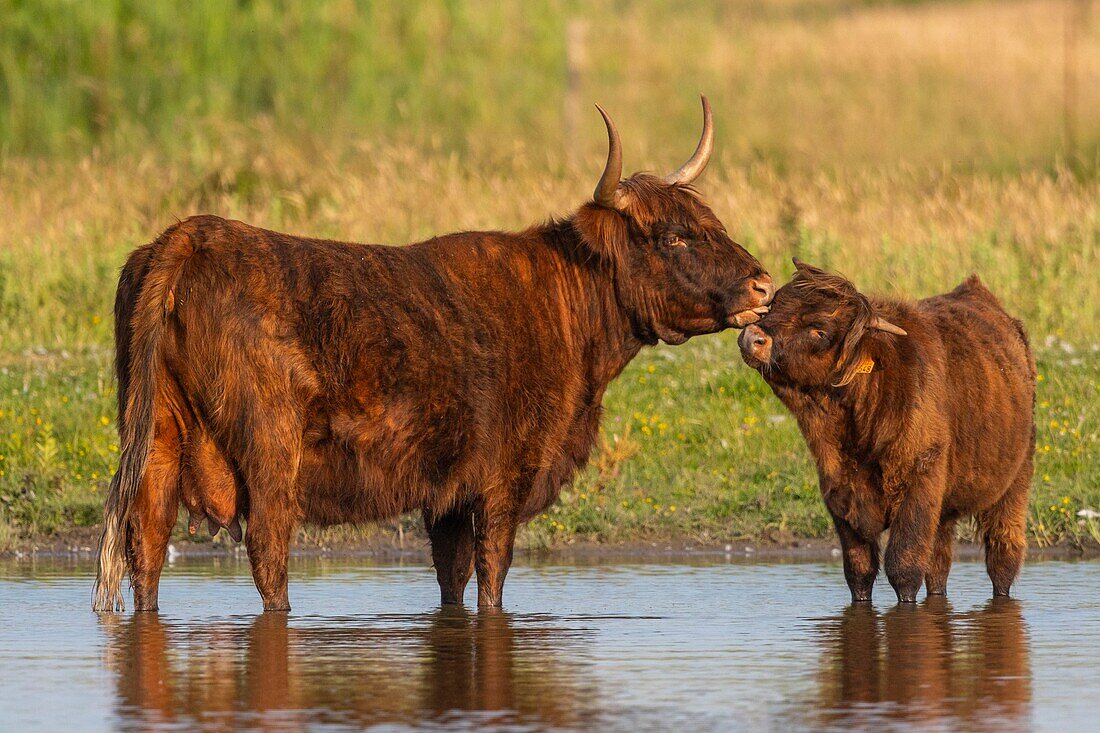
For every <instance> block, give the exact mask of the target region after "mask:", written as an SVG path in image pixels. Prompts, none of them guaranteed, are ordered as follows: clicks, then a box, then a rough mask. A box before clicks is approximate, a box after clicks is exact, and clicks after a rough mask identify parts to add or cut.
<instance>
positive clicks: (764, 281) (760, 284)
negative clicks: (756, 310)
mask: <svg viewBox="0 0 1100 733" xmlns="http://www.w3.org/2000/svg"><path fill="white" fill-rule="evenodd" d="M749 287H750V288H752V290H753V292H755V293H756V294H757V295H759V296H760V302H761V304H767V303H770V302H771V300H772V296H773V295H775V283H773V282H772V278H771V276H770V275H761V276H760V277H754V278H753V279H752V280H750V281H749Z"/></svg>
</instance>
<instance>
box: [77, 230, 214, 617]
mask: <svg viewBox="0 0 1100 733" xmlns="http://www.w3.org/2000/svg"><path fill="white" fill-rule="evenodd" d="M157 245H159V246H157ZM154 248H155V249H154V255H153V264H152V266H151V267H150V268H149V272H148V274H147V276H146V278H145V282H144V283H143V284H142V287H141V294H140V295H139V296H138V301H137V306H136V307H135V309H134V314H133V318H132V321H131V325H132V336H131V341H130V345H129V352H130V359H129V360H128V362H129V363H128V367H129V374H128V375H126V376H127V377H128V379H127V380H126V382H127V383H128V388H127V394H126V397H125V399H124V400H123V401H121V402H120V405H119V443H120V445H119V449H120V457H119V466H118V471H117V472H116V473H115V475H114V478H112V479H111V486H110V488H109V489H108V492H107V502H106V505H105V507H104V510H103V535H102V537H101V538H100V541H99V565H98V568H97V571H96V583H95V589H94V591H93V594H92V609H93V610H95V611H122V610H125V608H126V603H125V600H124V599H123V596H122V578H123V576H124V575H126V573H127V571H128V569H129V568H128V565H129V562H128V558H129V555H128V546H129V521H130V510H131V507H132V506H133V503H134V499H135V498H136V497H137V494H138V490H139V489H140V487H141V483H142V480H143V479H144V477H145V469H146V466H147V465H148V463H149V456H150V454H151V453H152V449H153V438H154V434H153V430H154V421H155V416H154V400H155V397H156V391H157V385H156V383H155V374H156V370H157V362H158V360H159V358H160V352H161V341H162V338H163V335H164V332H165V328H166V324H167V320H168V315H169V313H170V312H171V310H172V306H173V300H174V297H173V292H172V291H173V288H174V287H175V283H176V280H177V279H178V277H179V272H180V269H181V268H182V266H183V263H184V261H185V260H186V259H187V257H188V256H189V255H190V254H191V253H192V251H193V248H192V245H191V240H190V238H189V237H188V236H187V235H186V234H184V233H182V232H179V231H178V230H170V231H169V232H166V233H165V234H164V235H163V236H162V237H161V239H160V240H158V242H157V243H156V244H155V245H154ZM120 327H121V324H119V323H117V322H116V323H115V328H116V329H118V328H120ZM120 363H121V360H120ZM119 381H120V383H121V382H122V379H121V378H120V380H119Z"/></svg>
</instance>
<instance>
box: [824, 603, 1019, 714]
mask: <svg viewBox="0 0 1100 733" xmlns="http://www.w3.org/2000/svg"><path fill="white" fill-rule="evenodd" d="M822 632H823V636H824V644H825V645H826V653H825V657H824V658H823V660H822V663H821V669H820V675H821V680H820V689H819V695H820V699H819V700H818V704H817V707H818V709H819V710H820V711H821V716H822V717H823V721H822V722H828V723H831V724H843V725H845V727H847V726H849V725H853V724H857V726H856V727H860V726H864V725H867V724H870V723H874V722H875V721H876V720H877V721H879V722H885V721H887V720H889V721H893V722H896V721H899V720H903V721H905V720H907V721H910V722H912V723H914V724H917V726H918V727H924V726H926V725H935V724H937V723H939V724H943V723H949V722H959V721H963V722H965V726H964V727H966V728H968V729H997V730H1004V729H1009V730H1012V729H1019V728H1026V727H1028V726H1029V721H1030V716H1031V666H1030V661H1029V651H1028V635H1027V627H1026V625H1025V624H1024V620H1023V615H1022V612H1021V607H1020V604H1019V602H1018V601H1015V600H1011V599H1008V598H996V599H994V600H992V601H990V602H989V603H988V604H987V605H986V606H985V607H984V608H981V609H978V610H975V611H971V612H968V613H953V612H952V611H951V606H950V604H949V603H948V601H947V600H946V599H945V598H943V597H932V598H929V599H927V600H926V601H925V602H924V603H923V604H920V605H899V606H897V607H895V608H892V609H891V610H889V611H887V612H886V613H879V612H878V611H876V610H875V609H874V608H873V607H872V606H871V605H870V604H853V605H852V606H849V607H848V608H847V609H846V610H845V611H844V613H843V615H842V616H840V618H839V619H830V620H829V621H828V622H827V623H825V624H823V627H822Z"/></svg>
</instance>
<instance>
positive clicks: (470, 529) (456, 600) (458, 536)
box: [424, 507, 474, 605]
mask: <svg viewBox="0 0 1100 733" xmlns="http://www.w3.org/2000/svg"><path fill="white" fill-rule="evenodd" d="M424 525H425V527H427V529H428V538H429V539H430V540H431V543H432V562H433V563H434V564H435V576H436V580H438V581H439V593H440V600H441V602H442V603H443V604H444V605H447V604H461V603H462V596H463V594H464V592H465V590H466V584H467V583H469V582H470V576H471V575H472V574H473V572H474V516H473V512H472V511H471V510H470V509H468V508H466V507H459V508H457V509H453V510H451V511H450V512H448V513H447V514H444V515H442V516H439V517H433V516H431V515H430V514H429V513H427V512H425V513H424Z"/></svg>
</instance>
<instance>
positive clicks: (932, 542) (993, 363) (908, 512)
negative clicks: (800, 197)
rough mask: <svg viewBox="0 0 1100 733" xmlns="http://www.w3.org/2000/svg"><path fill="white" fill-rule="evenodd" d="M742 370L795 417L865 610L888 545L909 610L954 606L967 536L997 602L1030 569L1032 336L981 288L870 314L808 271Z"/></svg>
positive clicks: (778, 307)
mask: <svg viewBox="0 0 1100 733" xmlns="http://www.w3.org/2000/svg"><path fill="white" fill-rule="evenodd" d="M795 266H796V268H797V272H796V274H795V276H794V279H793V280H792V281H791V282H790V283H788V284H787V285H785V286H783V287H782V288H781V289H780V290H779V292H778V293H776V296H775V300H774V301H773V303H772V307H771V311H770V312H769V313H768V314H767V315H766V316H765V317H764V318H763V319H761V320H760V321H759V322H758V323H756V324H753V325H751V326H749V327H748V328H746V329H745V330H744V331H743V332H742V333H741V336H740V339H739V343H740V346H741V354H742V356H743V357H744V359H745V362H746V363H748V364H749V366H751V367H753V368H755V369H757V370H759V371H760V373H761V374H762V375H763V377H764V379H765V381H767V383H768V384H769V386H771V388H772V391H774V392H775V394H776V395H777V396H778V397H779V399H780V400H782V401H783V404H785V405H786V406H787V408H788V409H789V410H790V411H791V412H792V413H794V415H795V417H796V418H797V420H798V426H799V428H800V429H801V431H802V435H803V437H805V439H806V442H807V444H808V445H809V447H810V451H811V452H812V453H813V456H814V460H815V461H816V463H817V471H818V478H819V480H820V488H821V494H822V496H823V497H824V499H825V505H826V506H827V507H828V509H829V513H830V514H831V515H832V517H833V523H834V524H835V526H836V531H837V534H838V535H839V537H840V543H841V547H842V548H843V556H844V577H845V578H846V579H847V581H848V587H849V588H850V589H851V591H852V600H853V601H870V600H871V589H872V586H873V584H874V581H875V577H876V575H877V574H878V566H879V546H878V541H879V537H880V535H881V534H882V533H883V531H884V530H886V529H889V530H890V538H889V543H888V545H887V548H886V553H885V564H886V576H887V577H888V578H889V580H890V584H891V585H892V586H893V588H894V591H895V592H896V593H897V596H898V601H899V602H903V603H911V602H913V601H915V600H916V596H917V592H918V591H919V590H920V586H921V582H922V581H923V582H924V583H925V584H926V586H927V591H928V593H929V595H939V594H943V593H945V592H946V589H947V574H948V572H949V570H950V569H951V557H952V551H953V547H954V540H955V523H956V522H957V521H958V520H959V519H960V518H962V517H968V516H974V517H976V519H977V522H978V526H979V528H980V531H981V535H982V539H983V542H984V544H985V561H986V569H987V570H988V572H989V577H990V579H991V580H992V581H993V594H994V595H995V596H1006V595H1008V591H1009V587H1010V586H1011V585H1012V582H1013V580H1014V579H1015V578H1016V575H1017V573H1018V572H1019V570H1020V566H1021V564H1022V563H1023V560H1024V554H1025V552H1026V549H1027V543H1026V540H1025V536H1024V523H1025V519H1026V515H1027V501H1028V492H1029V489H1030V486H1031V474H1032V456H1033V453H1034V448H1035V429H1034V422H1033V409H1034V399H1035V365H1034V360H1033V358H1032V355H1031V351H1030V349H1029V347H1028V340H1027V335H1026V334H1025V332H1024V329H1023V326H1022V324H1021V323H1020V322H1019V321H1017V320H1015V319H1013V318H1012V317H1011V316H1009V315H1008V314H1007V313H1006V312H1005V311H1004V309H1003V308H1002V307H1001V305H1000V303H998V302H997V299H996V298H995V297H994V296H993V294H992V293H990V292H989V290H987V289H986V287H985V286H984V285H983V284H982V283H981V281H980V280H979V279H978V278H977V277H976V276H974V277H971V278H970V279H969V280H967V281H966V282H965V283H963V284H962V285H959V286H958V287H957V288H955V289H954V290H952V291H951V292H950V293H946V294H944V295H938V296H935V297H932V298H926V299H924V300H920V301H917V302H915V303H908V302H896V301H887V300H880V299H874V298H868V297H866V296H864V295H862V294H861V293H859V292H857V291H856V289H855V287H854V286H853V285H852V283H850V282H849V281H848V280H846V279H844V278H843V277H840V276H838V275H833V274H829V273H826V272H823V271H822V270H819V269H817V268H815V267H811V266H809V265H806V264H803V263H801V262H799V261H798V260H795Z"/></svg>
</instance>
